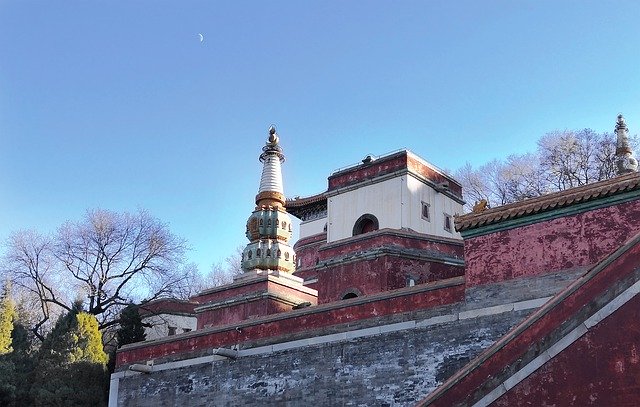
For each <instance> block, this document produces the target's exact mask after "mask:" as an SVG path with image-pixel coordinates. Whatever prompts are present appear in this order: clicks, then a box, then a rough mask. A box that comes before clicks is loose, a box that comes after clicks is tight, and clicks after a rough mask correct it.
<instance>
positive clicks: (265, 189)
mask: <svg viewBox="0 0 640 407" xmlns="http://www.w3.org/2000/svg"><path fill="white" fill-rule="evenodd" d="M279 142H280V137H278V133H276V127H275V126H274V125H271V126H270V127H269V137H268V138H267V143H266V145H265V146H264V147H262V154H260V162H261V163H262V164H263V167H262V177H260V188H259V189H258V195H256V205H258V206H261V205H272V206H283V205H284V200H285V197H284V190H283V187H282V168H281V164H282V163H283V162H284V154H282V148H281V147H280V146H279V145H278V143H279Z"/></svg>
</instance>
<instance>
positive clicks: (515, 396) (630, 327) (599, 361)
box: [493, 296, 640, 407]
mask: <svg viewBox="0 0 640 407" xmlns="http://www.w3.org/2000/svg"><path fill="white" fill-rule="evenodd" d="M493 405H494V406H505V407H507V406H541V405H547V406H554V405H555V406H576V407H582V406H617V407H622V406H628V407H637V406H640V298H639V297H638V296H636V297H635V298H634V299H632V300H631V301H629V302H627V303H626V304H625V305H623V306H622V307H621V308H620V309H618V310H617V311H616V312H615V313H614V314H613V315H611V316H609V317H608V318H606V319H605V320H604V321H602V322H601V323H600V324H598V325H597V326H596V327H595V328H593V329H592V330H591V331H589V332H588V333H587V334H586V335H584V336H583V337H582V338H580V339H579V340H577V341H576V342H574V343H573V344H571V345H570V346H569V347H568V348H567V349H565V350H564V352H562V353H560V354H559V355H557V356H556V357H555V358H553V359H551V360H550V361H549V362H548V363H546V364H545V365H544V366H542V367H541V368H540V369H538V370H537V371H535V372H534V373H533V374H532V375H530V376H529V377H527V378H526V379H525V380H523V381H522V382H520V383H519V384H518V385H516V386H515V387H514V388H513V389H511V390H510V391H509V392H508V393H507V394H505V395H504V396H502V397H500V398H499V399H498V400H496V402H495V403H493Z"/></svg>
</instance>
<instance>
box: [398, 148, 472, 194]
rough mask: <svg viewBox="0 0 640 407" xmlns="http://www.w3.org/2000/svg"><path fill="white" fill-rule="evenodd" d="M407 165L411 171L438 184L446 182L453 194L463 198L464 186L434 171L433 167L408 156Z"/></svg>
mask: <svg viewBox="0 0 640 407" xmlns="http://www.w3.org/2000/svg"><path fill="white" fill-rule="evenodd" d="M407 165H408V167H409V169H410V170H411V171H413V172H415V173H418V174H420V175H422V176H423V177H425V178H427V179H428V180H430V181H432V182H434V183H436V184H439V183H441V182H446V183H447V184H448V186H449V190H450V191H451V192H453V193H454V194H455V195H458V196H459V197H462V185H460V184H457V183H455V182H453V181H451V180H450V179H448V178H446V177H445V176H444V175H442V174H440V173H438V172H436V171H434V170H433V169H432V168H431V167H429V166H426V165H424V164H423V163H422V162H420V160H417V159H415V158H413V157H411V156H408V157H407Z"/></svg>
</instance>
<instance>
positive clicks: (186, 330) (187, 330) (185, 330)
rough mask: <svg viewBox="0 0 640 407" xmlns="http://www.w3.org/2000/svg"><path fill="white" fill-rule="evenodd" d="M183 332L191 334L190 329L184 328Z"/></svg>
mask: <svg viewBox="0 0 640 407" xmlns="http://www.w3.org/2000/svg"><path fill="white" fill-rule="evenodd" d="M182 332H184V333H187V332H191V329H190V328H184V329H183V330H182Z"/></svg>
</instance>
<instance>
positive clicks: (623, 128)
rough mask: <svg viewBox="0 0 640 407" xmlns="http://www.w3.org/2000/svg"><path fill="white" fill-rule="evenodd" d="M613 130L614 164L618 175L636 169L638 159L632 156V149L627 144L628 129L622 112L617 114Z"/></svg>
mask: <svg viewBox="0 0 640 407" xmlns="http://www.w3.org/2000/svg"><path fill="white" fill-rule="evenodd" d="M615 132H616V136H617V141H616V166H617V167H618V175H622V174H627V173H630V172H635V171H638V160H636V159H635V158H634V157H633V151H632V150H631V145H630V144H629V129H628V128H627V123H626V122H625V120H624V117H623V116H622V114H619V115H618V120H617V122H616V127H615Z"/></svg>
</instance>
